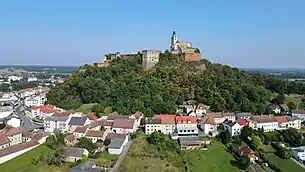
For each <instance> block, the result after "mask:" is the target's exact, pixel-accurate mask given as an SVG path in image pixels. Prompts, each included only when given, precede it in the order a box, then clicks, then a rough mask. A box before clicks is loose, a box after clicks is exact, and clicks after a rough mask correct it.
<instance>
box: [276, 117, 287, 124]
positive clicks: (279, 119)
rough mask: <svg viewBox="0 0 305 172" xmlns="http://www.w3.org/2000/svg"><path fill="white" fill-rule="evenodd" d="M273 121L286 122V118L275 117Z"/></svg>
mask: <svg viewBox="0 0 305 172" xmlns="http://www.w3.org/2000/svg"><path fill="white" fill-rule="evenodd" d="M275 119H276V121H277V122H278V123H283V122H288V120H287V118H286V116H276V117H275Z"/></svg>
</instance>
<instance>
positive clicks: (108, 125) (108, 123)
mask: <svg viewBox="0 0 305 172" xmlns="http://www.w3.org/2000/svg"><path fill="white" fill-rule="evenodd" d="M101 123H102V126H104V128H105V130H111V129H112V125H113V121H107V120H105V121H101Z"/></svg>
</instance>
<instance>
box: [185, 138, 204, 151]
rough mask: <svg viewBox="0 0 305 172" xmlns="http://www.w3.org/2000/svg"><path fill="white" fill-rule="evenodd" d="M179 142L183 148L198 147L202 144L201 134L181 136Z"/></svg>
mask: <svg viewBox="0 0 305 172" xmlns="http://www.w3.org/2000/svg"><path fill="white" fill-rule="evenodd" d="M179 142H180V149H181V150H189V149H197V148H200V147H201V145H202V141H201V140H200V138H199V136H188V137H179Z"/></svg>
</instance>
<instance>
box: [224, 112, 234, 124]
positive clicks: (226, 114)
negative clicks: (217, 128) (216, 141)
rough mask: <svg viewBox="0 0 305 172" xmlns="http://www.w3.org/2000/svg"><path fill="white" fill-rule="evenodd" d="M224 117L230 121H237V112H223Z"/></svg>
mask: <svg viewBox="0 0 305 172" xmlns="http://www.w3.org/2000/svg"><path fill="white" fill-rule="evenodd" d="M222 118H223V121H226V120H228V121H232V122H235V120H236V118H235V114H234V113H233V112H223V113H222Z"/></svg>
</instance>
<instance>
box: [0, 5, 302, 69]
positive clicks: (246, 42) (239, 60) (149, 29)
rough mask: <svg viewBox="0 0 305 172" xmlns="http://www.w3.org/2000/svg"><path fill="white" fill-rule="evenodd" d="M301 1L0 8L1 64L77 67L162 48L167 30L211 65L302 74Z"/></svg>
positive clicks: (166, 40)
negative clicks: (106, 56) (299, 70)
mask: <svg viewBox="0 0 305 172" xmlns="http://www.w3.org/2000/svg"><path fill="white" fill-rule="evenodd" d="M304 6H305V1H304V0H281V1H279V0H230V1H228V0H189V1H182V0H175V1H174V0H153V1H143V0H129V1H126V0H90V1H83V0H65V1H63V0H52V1H41V0H27V1H11V0H2V1H0V16H1V20H0V64H21V65H40V64H41V65H81V64H85V63H88V64H91V63H93V62H96V61H99V60H100V59H102V57H103V55H104V54H105V53H108V52H116V51H120V52H121V53H128V52H137V51H138V50H141V49H161V50H165V49H167V48H168V46H169V43H170V36H171V32H172V29H173V28H175V29H176V31H177V34H178V39H179V40H181V41H190V42H192V43H193V46H194V47H198V48H199V49H200V50H201V52H202V56H204V57H206V58H207V59H209V60H211V61H212V62H219V63H223V64H228V65H232V66H236V67H253V68H265V67H270V68H277V67H279V68H305V67H304V64H305V10H304Z"/></svg>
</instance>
